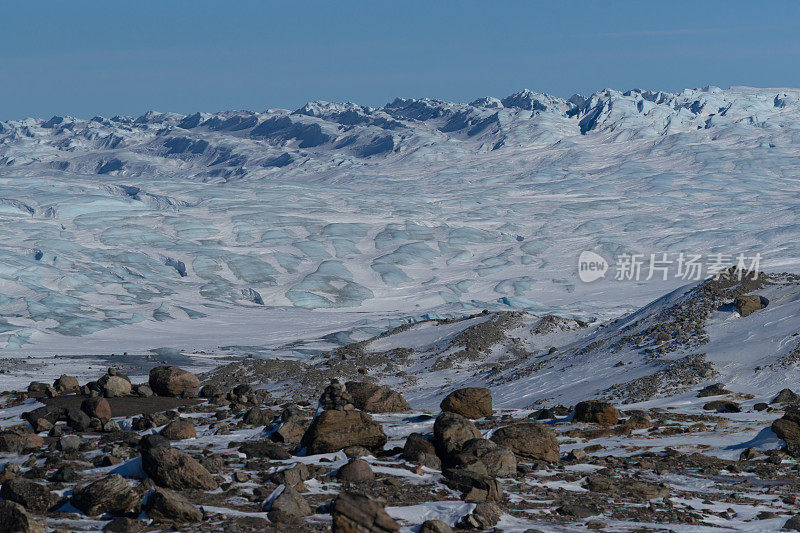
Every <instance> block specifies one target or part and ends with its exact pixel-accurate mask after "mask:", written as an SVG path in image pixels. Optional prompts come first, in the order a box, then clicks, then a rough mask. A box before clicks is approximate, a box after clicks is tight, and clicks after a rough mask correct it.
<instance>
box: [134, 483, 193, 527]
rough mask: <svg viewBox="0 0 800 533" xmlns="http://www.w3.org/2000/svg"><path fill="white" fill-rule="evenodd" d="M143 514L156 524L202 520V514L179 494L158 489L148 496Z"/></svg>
mask: <svg viewBox="0 0 800 533" xmlns="http://www.w3.org/2000/svg"><path fill="white" fill-rule="evenodd" d="M144 512H145V513H147V516H149V517H150V518H152V519H153V520H155V521H156V522H162V523H164V522H166V523H170V524H184V523H187V522H200V521H201V520H202V519H203V512H202V511H200V509H198V508H197V507H195V506H194V505H193V504H192V503H191V502H190V501H189V500H187V499H186V498H184V497H183V496H182V495H181V494H178V493H177V492H174V491H171V490H169V489H164V488H160V487H157V488H156V489H155V490H154V491H153V492H152V493H151V494H150V496H148V498H147V501H146V502H145V504H144Z"/></svg>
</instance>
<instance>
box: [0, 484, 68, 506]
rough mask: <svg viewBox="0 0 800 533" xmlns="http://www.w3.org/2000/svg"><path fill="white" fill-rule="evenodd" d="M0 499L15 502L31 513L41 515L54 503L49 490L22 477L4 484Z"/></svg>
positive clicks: (0, 490)
mask: <svg viewBox="0 0 800 533" xmlns="http://www.w3.org/2000/svg"><path fill="white" fill-rule="evenodd" d="M0 497H2V498H3V499H4V500H8V501H11V502H17V503H18V504H20V505H22V506H23V507H25V508H26V509H27V510H28V511H30V512H32V513H43V512H45V511H47V510H48V509H49V508H50V507H51V506H52V505H53V503H55V501H54V498H53V495H52V494H51V493H50V489H48V488H47V487H46V486H44V485H40V484H39V483H36V482H33V481H30V480H28V479H25V478H22V477H17V478H14V479H9V480H8V481H6V482H4V483H3V487H2V488H0Z"/></svg>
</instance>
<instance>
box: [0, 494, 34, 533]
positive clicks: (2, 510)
mask: <svg viewBox="0 0 800 533" xmlns="http://www.w3.org/2000/svg"><path fill="white" fill-rule="evenodd" d="M0 531H8V532H9V533H44V528H43V527H42V526H40V525H39V524H38V522H36V520H34V519H33V517H31V515H29V514H28V512H27V511H26V510H25V508H24V507H23V506H21V505H20V504H18V503H16V502H12V501H2V502H0Z"/></svg>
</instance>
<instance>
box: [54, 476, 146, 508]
mask: <svg viewBox="0 0 800 533" xmlns="http://www.w3.org/2000/svg"><path fill="white" fill-rule="evenodd" d="M70 503H71V504H72V505H73V506H75V507H76V508H78V509H79V510H80V511H82V512H83V513H85V514H87V515H89V516H97V515H101V514H106V513H108V514H112V515H122V514H127V513H129V512H131V511H134V510H135V509H136V508H137V506H138V505H139V495H138V494H137V493H136V491H134V490H133V489H132V488H131V487H130V485H128V482H127V481H126V480H125V478H124V477H122V476H120V475H118V474H111V475H109V476H106V477H104V478H101V479H98V480H97V481H95V482H94V483H90V484H89V485H86V486H82V487H76V488H75V491H74V492H73V494H72V498H70Z"/></svg>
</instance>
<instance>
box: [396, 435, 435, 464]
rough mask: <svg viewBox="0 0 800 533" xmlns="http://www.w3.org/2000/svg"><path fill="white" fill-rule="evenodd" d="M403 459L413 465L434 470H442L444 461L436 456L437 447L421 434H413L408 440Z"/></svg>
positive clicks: (404, 447) (402, 455)
mask: <svg viewBox="0 0 800 533" xmlns="http://www.w3.org/2000/svg"><path fill="white" fill-rule="evenodd" d="M401 457H402V458H403V459H405V460H406V461H409V462H411V463H415V464H418V465H422V466H427V467H428V468H433V469H434V470H441V469H442V461H441V459H439V457H438V456H437V455H436V447H435V446H434V445H433V442H431V441H430V440H428V439H426V438H425V437H423V436H422V435H420V434H419V433H412V434H410V435H409V436H408V438H406V443H405V445H404V446H403V453H402V454H401Z"/></svg>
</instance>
